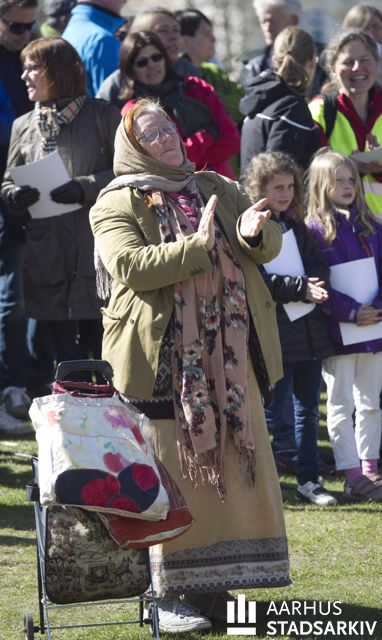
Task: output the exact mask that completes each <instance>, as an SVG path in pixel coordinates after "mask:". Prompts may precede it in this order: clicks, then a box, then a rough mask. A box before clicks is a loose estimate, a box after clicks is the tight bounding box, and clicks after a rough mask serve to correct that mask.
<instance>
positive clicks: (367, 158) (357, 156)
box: [351, 147, 382, 164]
mask: <svg viewBox="0 0 382 640" xmlns="http://www.w3.org/2000/svg"><path fill="white" fill-rule="evenodd" d="M351 157H352V159H353V160H358V161H359V162H379V163H380V164H382V147H376V148H375V149H369V150H368V151H357V152H356V153H352V155H351Z"/></svg>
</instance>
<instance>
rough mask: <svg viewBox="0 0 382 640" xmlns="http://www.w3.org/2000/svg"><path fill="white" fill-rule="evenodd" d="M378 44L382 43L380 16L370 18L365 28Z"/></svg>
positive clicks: (381, 21)
mask: <svg viewBox="0 0 382 640" xmlns="http://www.w3.org/2000/svg"><path fill="white" fill-rule="evenodd" d="M364 30H365V31H366V32H367V33H368V34H369V35H370V36H371V37H372V38H373V40H375V41H376V42H378V44H382V20H380V19H379V18H378V16H373V17H372V18H370V20H369V22H368V23H367V25H365V29H364Z"/></svg>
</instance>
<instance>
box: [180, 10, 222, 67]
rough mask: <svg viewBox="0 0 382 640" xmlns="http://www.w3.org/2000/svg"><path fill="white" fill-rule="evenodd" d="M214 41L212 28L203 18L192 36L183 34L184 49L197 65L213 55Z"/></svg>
mask: <svg viewBox="0 0 382 640" xmlns="http://www.w3.org/2000/svg"><path fill="white" fill-rule="evenodd" d="M215 42H216V38H215V36H214V32H213V29H212V27H211V25H209V24H208V22H205V21H204V20H202V21H201V22H200V23H199V26H198V28H197V30H196V31H195V33H194V35H193V36H183V43H184V49H185V51H186V53H187V54H188V55H189V56H190V58H191V60H192V61H193V62H195V64H197V65H199V64H201V63H202V62H205V61H206V60H209V58H212V56H213V55H215Z"/></svg>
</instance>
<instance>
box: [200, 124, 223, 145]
mask: <svg viewBox="0 0 382 640" xmlns="http://www.w3.org/2000/svg"><path fill="white" fill-rule="evenodd" d="M203 129H204V130H205V131H207V133H209V134H210V136H212V138H213V139H214V142H216V140H217V139H218V137H219V136H220V129H219V127H218V126H217V124H215V123H214V122H211V124H208V125H206V126H205V127H203Z"/></svg>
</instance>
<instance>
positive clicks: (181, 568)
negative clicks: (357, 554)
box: [150, 367, 291, 597]
mask: <svg viewBox="0 0 382 640" xmlns="http://www.w3.org/2000/svg"><path fill="white" fill-rule="evenodd" d="M249 394H250V398H249V401H250V407H251V415H252V424H253V430H254V438H255V447H256V479H255V485H254V486H251V485H250V483H249V481H248V479H247V478H246V477H245V476H243V475H242V473H241V471H240V467H239V459H238V455H237V452H236V450H235V448H234V445H233V441H232V439H231V438H227V445H226V456H225V464H224V477H225V483H226V487H227V498H226V499H225V501H224V503H223V502H221V500H220V498H219V496H218V494H217V492H216V490H215V489H213V488H212V487H211V486H210V485H202V486H200V487H199V488H198V489H195V488H194V487H193V486H192V484H191V482H190V481H189V480H188V479H184V478H183V477H182V475H181V471H180V465H179V457H178V452H177V446H176V435H175V421H174V420H157V421H152V422H151V425H150V429H151V438H152V441H153V444H154V447H155V451H156V453H157V455H158V457H159V458H160V460H161V461H162V462H163V463H164V464H165V466H166V467H167V469H168V471H169V472H170V473H171V474H172V476H173V478H174V479H175V481H176V482H177V484H178V486H179V488H180V489H181V491H182V492H183V495H184V497H185V499H186V501H187V504H188V507H189V509H190V511H191V513H192V516H193V518H194V522H193V524H192V526H191V528H190V529H189V530H188V531H187V532H186V533H185V534H183V535H182V536H180V537H179V538H176V539H175V540H171V541H169V542H166V543H164V544H160V545H156V546H154V547H151V549H150V560H151V570H152V580H153V587H154V589H155V590H156V592H157V595H158V597H164V596H170V595H179V594H181V593H185V592H190V591H194V592H209V593H212V592H218V591H223V590H228V589H252V588H256V587H280V586H285V585H288V584H290V582H291V580H290V574H289V561H288V546H287V540H286V534H285V524H284V514H283V505H282V499H281V491H280V485H279V481H278V477H277V472H276V468H275V464H274V460H273V455H272V450H271V447H270V443H269V436H268V431H267V426H266V422H265V417H264V411H263V406H262V401H261V396H260V392H259V387H258V384H257V381H256V378H255V376H254V373H253V370H252V367H250V372H249Z"/></svg>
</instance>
